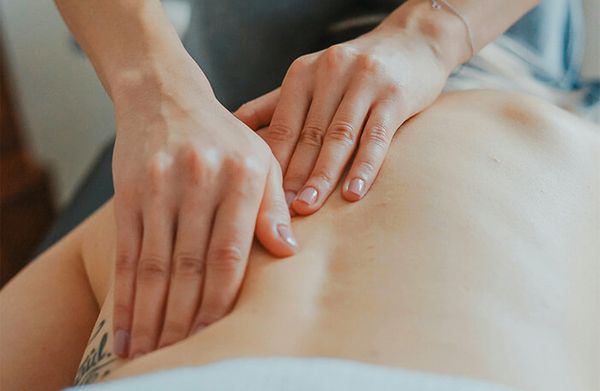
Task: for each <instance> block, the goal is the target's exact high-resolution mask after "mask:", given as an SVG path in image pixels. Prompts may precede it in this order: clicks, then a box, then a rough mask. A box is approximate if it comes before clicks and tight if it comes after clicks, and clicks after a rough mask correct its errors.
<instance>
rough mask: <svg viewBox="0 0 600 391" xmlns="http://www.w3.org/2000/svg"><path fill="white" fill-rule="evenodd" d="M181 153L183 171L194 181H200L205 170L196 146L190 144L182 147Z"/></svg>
mask: <svg viewBox="0 0 600 391" xmlns="http://www.w3.org/2000/svg"><path fill="white" fill-rule="evenodd" d="M182 155H183V166H184V172H186V173H187V174H188V175H189V176H190V178H191V179H192V180H193V181H194V182H200V180H201V179H202V176H203V173H204V170H205V165H204V162H203V157H202V155H201V154H200V152H199V151H198V150H197V149H196V148H194V147H192V146H190V145H186V146H184V147H183V150H182Z"/></svg>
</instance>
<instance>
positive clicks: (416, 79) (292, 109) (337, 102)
mask: <svg viewBox="0 0 600 391" xmlns="http://www.w3.org/2000/svg"><path fill="white" fill-rule="evenodd" d="M448 74H449V70H448V69H446V67H445V66H444V65H443V64H442V62H441V61H440V60H439V59H438V58H437V56H436V53H435V50H434V48H433V46H432V45H431V43H430V42H429V41H428V40H427V38H426V37H425V36H423V35H422V34H420V33H418V32H415V31H412V30H411V29H408V28H399V27H396V26H391V25H388V24H385V23H384V24H382V25H380V26H379V27H378V28H377V29H375V30H373V31H372V32H370V33H368V34H366V35H363V36H361V37H359V38H357V39H355V40H353V41H349V42H346V43H343V44H339V45H334V46H332V47H330V48H328V49H326V50H324V51H321V52H318V53H313V54H309V55H306V56H303V57H300V58H299V59H297V60H296V61H294V63H293V64H292V65H291V67H290V69H289V70H288V72H287V74H286V76H285V78H284V80H283V84H282V86H281V88H280V89H277V90H275V91H272V92H270V93H268V94H266V95H263V96H261V97H259V98H257V99H255V100H253V101H251V102H248V103H246V104H244V105H242V106H241V107H240V109H238V110H237V111H236V112H235V113H234V114H235V115H236V116H237V117H238V118H240V119H241V120H242V121H243V122H244V123H246V124H247V125H248V126H249V127H251V128H252V129H254V130H258V129H259V128H261V127H263V126H266V125H269V126H268V128H266V129H265V130H264V131H259V132H258V133H259V134H260V136H261V137H263V138H264V140H265V141H266V142H267V143H268V144H269V146H270V147H271V149H272V151H273V154H274V155H275V157H276V158H277V160H278V161H279V163H280V164H281V167H282V170H283V172H284V173H285V176H284V181H283V186H284V189H285V194H286V199H287V201H288V204H289V205H290V207H291V208H292V209H293V211H294V212H296V213H298V214H302V215H305V214H310V213H313V212H315V211H317V210H318V209H319V208H320V207H321V206H322V205H323V203H324V202H325V200H326V199H327V197H328V196H329V195H330V194H331V192H332V191H333V190H334V189H335V187H336V185H337V183H338V181H339V179H340V177H341V175H342V172H343V171H344V168H345V167H346V165H347V164H348V162H349V161H350V160H351V158H352V156H353V154H354V153H355V151H356V150H357V149H358V151H357V152H356V155H355V157H354V158H353V159H352V166H351V168H350V171H349V172H348V174H347V176H346V179H345V181H344V184H343V186H342V195H343V197H344V198H345V199H346V200H348V201H356V200H359V199H361V198H362V197H364V195H365V193H366V192H367V191H368V190H369V189H370V187H371V185H372V184H373V181H374V180H375V177H376V176H377V173H378V172H379V169H380V168H381V165H382V164H383V161H384V158H385V156H386V153H387V151H388V147H389V145H390V142H391V140H392V137H393V136H394V134H395V132H396V130H397V129H398V127H399V126H400V125H401V124H402V123H403V122H404V121H406V120H407V119H408V118H409V117H411V116H412V115H414V114H416V113H418V112H419V111H421V110H423V109H424V108H425V107H427V106H428V105H429V104H431V103H432V102H433V101H434V100H435V98H437V96H438V95H439V94H440V92H441V90H442V88H443V86H444V83H445V81H446V79H447V77H448Z"/></svg>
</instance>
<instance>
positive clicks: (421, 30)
mask: <svg viewBox="0 0 600 391" xmlns="http://www.w3.org/2000/svg"><path fill="white" fill-rule="evenodd" d="M380 27H381V28H392V29H403V30H405V31H409V32H410V33H411V34H413V35H414V36H415V37H419V38H421V39H422V40H423V42H424V43H425V44H426V45H428V46H429V48H430V49H431V50H432V52H433V54H434V55H435V57H436V58H437V60H438V61H439V62H440V64H442V66H443V68H444V69H445V71H446V73H447V74H448V75H449V74H450V73H451V72H452V70H453V69H454V68H455V67H457V66H458V65H460V64H462V63H464V62H466V61H468V60H469V58H470V57H471V54H472V53H471V48H470V45H469V40H468V39H469V37H468V32H467V29H466V26H465V25H464V23H463V21H461V19H460V18H458V17H457V16H456V15H453V14H452V13H450V12H446V11H444V10H437V9H434V8H432V6H431V2H430V1H427V0H416V1H408V2H406V3H405V4H403V5H402V6H400V7H399V8H398V9H397V10H396V11H394V12H393V13H392V14H391V15H390V16H389V17H387V18H386V19H385V20H384V21H383V22H382V23H381V25H380Z"/></svg>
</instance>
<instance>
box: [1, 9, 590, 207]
mask: <svg viewBox="0 0 600 391" xmlns="http://www.w3.org/2000/svg"><path fill="white" fill-rule="evenodd" d="M584 2H585V3H586V4H585V6H586V17H588V20H589V21H590V22H589V23H587V27H588V34H587V38H588V54H589V56H587V57H586V60H585V64H584V74H585V75H587V76H592V75H593V76H600V46H599V44H598V42H599V38H600V24H599V23H597V21H598V20H600V0H584ZM172 11H174V13H175V14H178V15H177V16H178V21H179V22H180V23H179V27H180V28H179V29H178V30H180V32H182V31H183V30H185V24H186V23H187V21H186V20H185V19H186V15H187V13H188V11H189V9H188V10H186V7H181V4H179V6H178V7H176V8H174V9H173V10H172ZM0 15H1V19H2V26H1V27H2V34H3V38H4V43H5V48H6V51H7V54H8V55H7V59H8V61H9V62H10V64H11V65H12V78H13V81H14V84H15V85H16V87H17V91H16V92H17V95H18V96H17V98H18V103H19V104H20V108H21V111H22V114H23V115H22V117H23V122H24V125H25V130H26V134H27V136H28V141H29V143H30V145H31V147H32V148H33V150H34V152H35V154H36V157H37V159H38V160H40V161H42V162H43V163H45V164H48V165H49V166H50V168H51V170H52V173H53V176H54V183H55V191H56V194H57V196H58V200H59V202H61V203H64V202H65V201H66V200H68V198H69V197H70V195H71V194H72V192H73V190H74V189H75V187H76V186H77V184H78V183H79V181H80V180H81V178H82V176H83V175H84V174H85V173H86V171H87V169H88V168H89V166H90V164H91V163H92V162H93V159H94V157H95V156H96V155H97V153H98V152H99V150H100V148H101V147H102V146H103V145H104V144H105V143H106V142H107V141H108V140H109V139H110V138H111V137H112V135H113V132H114V120H113V116H112V107H111V103H110V101H109V99H108V98H107V97H106V94H105V93H104V91H103V90H102V87H101V85H100V83H99V82H98V80H97V78H96V76H95V74H94V71H93V69H92V67H91V65H90V64H89V62H88V61H87V59H86V58H85V57H84V56H82V55H80V54H79V53H77V51H76V50H75V49H74V47H73V46H72V45H71V44H70V41H69V32H68V30H67V28H66V27H65V26H64V24H63V22H62V20H61V19H60V15H59V14H58V12H57V11H56V9H55V6H54V2H52V1H49V0H46V1H40V0H0Z"/></svg>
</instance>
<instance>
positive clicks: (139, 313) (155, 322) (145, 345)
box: [129, 198, 174, 358]
mask: <svg viewBox="0 0 600 391" xmlns="http://www.w3.org/2000/svg"><path fill="white" fill-rule="evenodd" d="M149 206H150V207H149V208H146V211H145V213H144V239H143V242H142V251H141V254H140V259H139V262H138V270H137V281H136V288H135V304H134V311H133V314H134V315H133V326H132V332H131V346H130V349H129V352H130V355H131V356H132V357H134V358H135V357H136V356H139V355H142V354H145V353H148V352H151V351H153V350H154V349H155V348H156V344H157V340H158V336H159V333H160V328H161V326H162V319H163V309H164V304H165V301H166V300H165V298H166V295H167V289H168V285H169V274H170V269H171V267H170V266H171V265H170V264H171V250H172V241H173V236H174V235H173V228H174V226H173V217H174V216H173V215H172V214H171V211H170V210H169V209H168V207H167V205H166V204H165V200H163V199H158V198H157V199H155V200H154V201H153V202H152V203H151V204H150V205H149Z"/></svg>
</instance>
